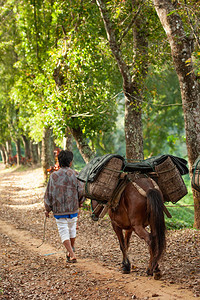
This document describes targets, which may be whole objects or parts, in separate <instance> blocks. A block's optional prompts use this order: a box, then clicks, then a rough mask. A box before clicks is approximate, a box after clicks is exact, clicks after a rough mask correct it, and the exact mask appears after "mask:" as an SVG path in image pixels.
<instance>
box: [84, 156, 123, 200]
mask: <svg viewBox="0 0 200 300" xmlns="http://www.w3.org/2000/svg"><path fill="white" fill-rule="evenodd" d="M122 166H123V161H122V160H121V159H120V158H116V157H113V158H111V159H110V160H109V161H108V163H107V164H106V165H105V166H104V168H103V169H102V170H101V172H100V173H99V175H98V177H97V178H96V179H95V181H94V182H87V183H86V184H85V194H86V197H88V198H90V199H95V200H99V201H102V202H104V203H106V202H108V201H110V200H111V199H112V195H113V191H114V190H115V188H116V187H117V184H118V182H119V176H120V173H121V169H122Z"/></svg>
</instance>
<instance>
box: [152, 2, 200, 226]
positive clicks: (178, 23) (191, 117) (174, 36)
mask: <svg viewBox="0 0 200 300" xmlns="http://www.w3.org/2000/svg"><path fill="white" fill-rule="evenodd" d="M153 2H154V6H155V9H156V11H157V14H158V16H159V18H160V21H161V23H162V26H163V28H164V30H165V32H166V34H167V37H168V40H169V43H170V47H171V53H172V58H173V61H174V66H175V69H176V73H177V75H178V79H179V84H180V90H181V96H182V105H183V112H184V120H185V132H186V144H187V152H188V161H189V169H190V178H192V166H193V164H194V162H195V160H196V159H197V157H198V156H199V154H200V86H199V83H198V81H197V78H196V75H195V73H194V67H193V63H192V47H191V39H190V38H188V37H187V35H186V33H185V31H184V26H183V23H182V20H181V18H180V16H179V15H178V13H176V12H175V8H174V6H173V5H172V2H171V1H170V0H153ZM193 197H194V202H195V205H194V210H195V218H194V226H195V227H196V228H200V217H199V216H200V194H199V193H196V192H195V191H194V190H193Z"/></svg>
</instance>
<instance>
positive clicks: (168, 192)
mask: <svg viewBox="0 0 200 300" xmlns="http://www.w3.org/2000/svg"><path fill="white" fill-rule="evenodd" d="M155 170H156V173H157V174H158V178H157V180H156V181H157V183H158V185H159V187H160V189H161V191H162V193H163V197H164V200H165V201H166V202H169V201H171V202H172V203H176V202H177V201H178V200H180V199H181V198H183V197H184V196H185V195H186V194H187V188H186V186H185V183H184V181H183V179H182V177H181V174H180V172H179V171H178V169H177V167H176V166H175V164H174V163H173V162H172V160H171V158H170V157H168V158H167V159H166V160H165V161H164V162H163V163H161V164H159V165H158V166H156V167H155Z"/></svg>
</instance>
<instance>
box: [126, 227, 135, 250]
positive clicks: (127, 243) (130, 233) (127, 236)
mask: <svg viewBox="0 0 200 300" xmlns="http://www.w3.org/2000/svg"><path fill="white" fill-rule="evenodd" d="M132 232H133V230H132V229H131V230H126V231H125V245H126V250H127V251H128V248H129V245H130V238H131V235H132Z"/></svg>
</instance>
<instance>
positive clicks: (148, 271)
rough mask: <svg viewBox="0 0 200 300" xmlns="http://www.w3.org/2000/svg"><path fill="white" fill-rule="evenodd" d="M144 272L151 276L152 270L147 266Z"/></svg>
mask: <svg viewBox="0 0 200 300" xmlns="http://www.w3.org/2000/svg"><path fill="white" fill-rule="evenodd" d="M146 273H147V275H148V276H153V272H152V271H150V269H149V268H148V269H147V271H146Z"/></svg>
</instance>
